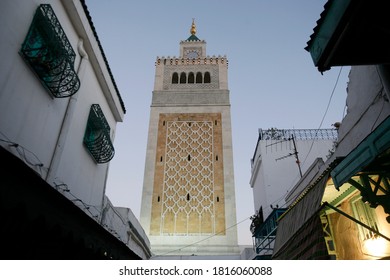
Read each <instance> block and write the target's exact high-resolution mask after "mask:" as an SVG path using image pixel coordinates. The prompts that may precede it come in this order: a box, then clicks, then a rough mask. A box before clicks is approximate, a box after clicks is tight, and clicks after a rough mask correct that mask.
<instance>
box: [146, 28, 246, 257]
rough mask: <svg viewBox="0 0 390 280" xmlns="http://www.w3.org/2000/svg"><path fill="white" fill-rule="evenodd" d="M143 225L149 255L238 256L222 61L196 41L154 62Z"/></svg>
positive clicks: (184, 43) (225, 63)
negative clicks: (154, 70) (172, 54)
mask: <svg viewBox="0 0 390 280" xmlns="http://www.w3.org/2000/svg"><path fill="white" fill-rule="evenodd" d="M141 224H142V226H143V227H144V229H145V232H146V234H147V235H148V237H149V240H150V243H151V249H152V252H153V254H155V255H157V256H164V255H167V256H169V255H233V254H238V253H239V252H238V246H237V228H236V226H235V225H236V205H235V191H234V170H233V151H232V129H231V116H230V99H229V88H228V60H227V57H226V56H208V55H206V42H205V41H204V40H200V39H199V38H198V37H197V36H196V26H195V22H194V21H193V22H192V26H191V29H190V37H188V39H186V40H184V41H181V42H180V56H179V57H176V56H173V57H170V56H167V57H164V56H163V57H157V60H156V72H155V82H154V90H153V96H152V103H151V109H150V120H149V132H148V143H147V150H146V161H145V174H144V184H143V193H142V205H141Z"/></svg>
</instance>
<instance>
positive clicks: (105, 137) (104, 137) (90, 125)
mask: <svg viewBox="0 0 390 280" xmlns="http://www.w3.org/2000/svg"><path fill="white" fill-rule="evenodd" d="M84 144H85V146H86V147H87V149H88V151H89V153H90V154H91V156H92V157H93V158H94V160H95V161H96V163H106V162H109V161H110V160H111V159H112V158H113V157H114V154H115V150H114V146H113V145H112V142H111V139H110V126H109V125H108V123H107V120H106V118H105V117H104V114H103V111H102V110H101V108H100V106H99V105H98V104H92V106H91V110H90V111H89V117H88V122H87V127H86V129H85V134H84Z"/></svg>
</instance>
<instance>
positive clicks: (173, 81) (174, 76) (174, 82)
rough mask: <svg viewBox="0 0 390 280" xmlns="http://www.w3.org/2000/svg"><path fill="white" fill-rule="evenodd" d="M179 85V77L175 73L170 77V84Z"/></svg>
mask: <svg viewBox="0 0 390 280" xmlns="http://www.w3.org/2000/svg"><path fill="white" fill-rule="evenodd" d="M178 83H179V75H178V74H177V73H176V72H175V73H173V75H172V84H178Z"/></svg>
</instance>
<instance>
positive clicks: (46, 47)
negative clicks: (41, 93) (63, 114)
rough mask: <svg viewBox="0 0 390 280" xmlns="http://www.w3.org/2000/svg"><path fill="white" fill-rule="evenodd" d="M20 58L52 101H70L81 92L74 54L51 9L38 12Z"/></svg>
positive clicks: (46, 6) (44, 6)
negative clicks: (52, 97) (37, 78)
mask: <svg viewBox="0 0 390 280" xmlns="http://www.w3.org/2000/svg"><path fill="white" fill-rule="evenodd" d="M20 54H21V56H22V57H23V58H24V60H25V61H26V62H27V63H28V64H29V65H30V66H31V68H32V69H33V71H34V72H35V73H36V74H37V76H38V77H39V79H40V80H41V82H42V84H43V85H44V87H45V88H47V89H48V90H49V92H50V93H51V94H52V95H53V96H54V97H56V98H59V97H69V96H71V95H73V94H75V93H76V92H77V91H78V89H79V88H80V80H79V78H78V76H77V73H76V72H75V70H74V61H75V58H76V54H75V52H74V50H73V48H72V46H71V44H70V42H69V40H68V38H67V37H66V34H65V32H64V30H63V29H62V26H61V24H60V22H59V21H58V18H57V16H56V15H55V13H54V11H53V9H52V7H51V5H49V4H42V5H40V6H39V7H38V8H37V10H36V12H35V15H34V18H33V21H32V23H31V25H30V28H29V30H28V33H27V36H26V38H25V40H24V42H23V44H22V48H21V50H20Z"/></svg>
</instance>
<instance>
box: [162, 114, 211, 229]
mask: <svg viewBox="0 0 390 280" xmlns="http://www.w3.org/2000/svg"><path fill="white" fill-rule="evenodd" d="M213 185H214V172H213V123H212V122H210V121H169V122H167V138H166V156H165V167H164V188H163V196H162V202H163V204H162V219H163V221H164V222H163V223H164V225H163V231H166V232H172V226H173V231H174V232H175V233H182V234H190V233H213V231H214V226H213V219H214V192H213ZM172 222H173V223H172ZM164 229H165V230H164Z"/></svg>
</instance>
